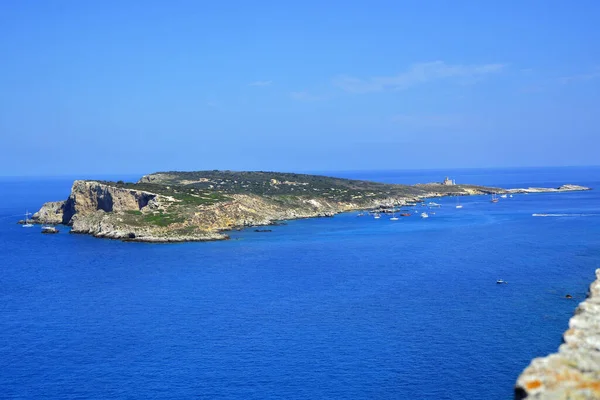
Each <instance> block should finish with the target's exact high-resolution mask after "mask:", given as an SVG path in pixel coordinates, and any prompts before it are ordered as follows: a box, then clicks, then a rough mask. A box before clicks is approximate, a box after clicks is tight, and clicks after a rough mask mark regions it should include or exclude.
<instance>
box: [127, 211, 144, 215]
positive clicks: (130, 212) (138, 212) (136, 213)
mask: <svg viewBox="0 0 600 400" xmlns="http://www.w3.org/2000/svg"><path fill="white" fill-rule="evenodd" d="M125 214H129V215H142V212H141V211H140V210H127V211H125Z"/></svg>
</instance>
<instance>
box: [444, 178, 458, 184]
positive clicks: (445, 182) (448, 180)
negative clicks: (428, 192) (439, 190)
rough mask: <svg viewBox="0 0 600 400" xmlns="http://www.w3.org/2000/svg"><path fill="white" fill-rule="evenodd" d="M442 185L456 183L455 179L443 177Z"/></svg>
mask: <svg viewBox="0 0 600 400" xmlns="http://www.w3.org/2000/svg"><path fill="white" fill-rule="evenodd" d="M442 185H446V186H452V185H456V181H455V180H454V179H450V178H448V177H446V179H444V182H442Z"/></svg>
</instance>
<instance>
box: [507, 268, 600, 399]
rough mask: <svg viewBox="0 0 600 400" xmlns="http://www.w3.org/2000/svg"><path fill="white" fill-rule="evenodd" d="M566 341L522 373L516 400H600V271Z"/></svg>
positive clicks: (576, 312) (580, 305) (597, 271)
mask: <svg viewBox="0 0 600 400" xmlns="http://www.w3.org/2000/svg"><path fill="white" fill-rule="evenodd" d="M563 339H564V343H563V344H562V345H561V346H560V347H559V349H558V352H557V353H555V354H551V355H549V356H547V357H542V358H536V359H534V360H533V361H532V362H531V364H530V365H529V366H528V367H527V368H526V369H525V370H524V371H523V373H522V374H521V376H519V379H518V380H517V385H516V387H515V399H517V400H521V399H528V400H529V399H531V400H534V399H535V400H542V399H544V400H551V399H552V400H567V399H569V400H592V399H600V269H597V270H596V281H594V283H592V285H591V286H590V292H589V296H588V298H587V300H585V301H584V302H582V303H581V304H579V306H578V307H577V310H576V311H575V315H574V316H573V317H572V318H571V320H570V321H569V329H568V330H567V331H566V332H565V333H564V335H563Z"/></svg>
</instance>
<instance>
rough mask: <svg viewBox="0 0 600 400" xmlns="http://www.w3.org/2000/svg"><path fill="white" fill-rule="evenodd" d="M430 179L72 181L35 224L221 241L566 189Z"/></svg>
mask: <svg viewBox="0 0 600 400" xmlns="http://www.w3.org/2000/svg"><path fill="white" fill-rule="evenodd" d="M586 189H587V188H584V187H580V186H575V185H565V186H562V187H560V188H558V189H539V188H537V189H513V190H511V191H508V190H505V189H500V188H490V187H484V186H477V185H455V184H453V183H451V184H448V183H447V182H445V183H430V184H417V185H412V186H409V185H398V184H385V183H378V182H370V181H360V180H351V179H341V178H332V177H326V176H320V175H305V174H294V173H280V172H237V171H217V170H215V171H199V172H160V173H154V174H150V175H146V176H144V177H142V178H141V179H140V180H139V181H138V182H136V183H127V182H122V181H119V182H107V181H96V180H77V181H75V182H74V183H73V187H72V189H71V194H70V195H69V197H68V198H67V199H66V200H64V201H55V202H49V203H46V204H44V205H43V206H42V208H41V209H40V210H39V211H38V212H37V213H35V214H34V215H33V217H32V218H33V222H34V223H41V224H63V225H69V226H71V227H72V229H71V232H72V233H84V234H90V235H93V236H95V237H101V238H112V239H121V240H128V241H142V242H182V241H206V240H222V239H227V238H228V236H227V235H226V233H225V232H226V231H229V230H232V229H237V228H243V227H247V226H261V225H270V224H273V223H276V222H277V221H281V220H289V219H297V218H311V217H319V216H332V215H334V214H337V213H340V212H346V211H352V210H361V209H376V208H382V207H393V206H402V205H405V204H411V203H416V202H419V201H421V200H422V199H425V198H431V197H440V196H457V195H458V196H463V195H478V194H491V193H497V194H503V193H523V192H526V191H528V190H531V191H532V192H539V191H570V190H586Z"/></svg>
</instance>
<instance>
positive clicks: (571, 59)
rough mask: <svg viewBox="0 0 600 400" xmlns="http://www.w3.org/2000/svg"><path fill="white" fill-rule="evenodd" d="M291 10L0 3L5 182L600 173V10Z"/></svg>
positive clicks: (360, 5) (473, 4) (399, 5)
mask: <svg viewBox="0 0 600 400" xmlns="http://www.w3.org/2000/svg"><path fill="white" fill-rule="evenodd" d="M288 3H289V4H288ZM291 3H292V2H281V1H254V2H250V1H223V2H208V1H183V0H178V1H173V2H166V1H133V0H131V1H124V2H122V1H102V2H82V1H52V2H50V1H49V2H39V1H26V0H25V1H18V2H17V1H16V2H4V3H3V4H2V6H1V10H0V54H1V57H0V60H1V62H0V175H54V174H67V175H77V174H80V173H81V174H83V173H85V174H114V173H149V172H153V171H159V170H198V169H240V170H241V169H249V170H282V171H315V170H321V171H326V170H333V171H339V170H358V169H406V168H450V167H503V166H561V165H597V164H600V162H599V161H598V156H597V154H598V148H600V131H599V127H600V116H599V113H598V112H597V110H598V109H600V107H599V106H600V90H599V89H600V52H599V51H598V43H600V28H599V27H598V24H597V20H598V18H597V17H598V15H600V3H598V2H595V1H584V0H582V1H578V2H575V3H570V2H565V1H534V0H531V1H502V2H500V1H495V2H485V1H452V2H451V1H369V2H366V1H361V2H359V1H350V2H348V1H343V2H342V1H330V2H321V1H303V2H294V4H291Z"/></svg>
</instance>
